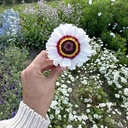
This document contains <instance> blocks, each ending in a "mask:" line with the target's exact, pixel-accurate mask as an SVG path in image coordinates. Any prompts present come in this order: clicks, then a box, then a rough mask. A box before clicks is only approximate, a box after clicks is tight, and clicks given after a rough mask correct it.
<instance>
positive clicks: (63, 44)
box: [57, 36, 80, 59]
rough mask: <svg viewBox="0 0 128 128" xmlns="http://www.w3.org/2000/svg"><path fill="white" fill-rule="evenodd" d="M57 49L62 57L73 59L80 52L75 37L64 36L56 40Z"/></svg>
mask: <svg viewBox="0 0 128 128" xmlns="http://www.w3.org/2000/svg"><path fill="white" fill-rule="evenodd" d="M57 50H58V53H59V55H60V56H62V57H63V58H70V59H73V58H74V57H75V56H76V55H78V53H79V52H80V43H79V41H78V40H77V39H76V38H75V37H72V36H64V37H62V38H61V39H60V40H59V41H58V43H57Z"/></svg>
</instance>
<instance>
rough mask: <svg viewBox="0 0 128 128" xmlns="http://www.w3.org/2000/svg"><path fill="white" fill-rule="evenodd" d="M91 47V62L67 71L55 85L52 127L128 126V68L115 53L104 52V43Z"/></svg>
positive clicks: (97, 42) (50, 111)
mask: <svg viewBox="0 0 128 128" xmlns="http://www.w3.org/2000/svg"><path fill="white" fill-rule="evenodd" d="M91 45H92V47H93V50H94V53H93V56H92V58H91V60H90V61H88V62H87V63H86V64H85V65H83V66H82V67H81V68H77V69H76V70H75V71H66V72H64V74H62V75H61V77H60V78H59V79H58V81H57V83H56V91H55V97H54V100H53V102H52V104H51V107H50V109H49V116H50V120H51V125H50V127H51V128H52V127H53V128H60V127H63V128H74V127H78V128H99V127H101V128H117V127H120V126H121V127H126V126H127V118H128V117H127V112H128V111H127V107H128V106H127V98H128V95H127V92H128V88H127V86H128V74H127V72H128V68H127V67H125V66H123V65H121V64H119V63H118V62H119V61H118V60H117V58H116V57H115V56H114V52H112V51H110V50H108V49H104V50H102V46H103V42H102V41H101V40H96V41H95V39H94V40H92V42H91ZM117 117H118V118H117ZM120 119H121V120H120Z"/></svg>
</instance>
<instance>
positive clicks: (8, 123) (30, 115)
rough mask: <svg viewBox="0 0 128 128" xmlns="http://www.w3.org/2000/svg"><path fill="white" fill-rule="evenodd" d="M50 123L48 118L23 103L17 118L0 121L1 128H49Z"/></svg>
mask: <svg viewBox="0 0 128 128" xmlns="http://www.w3.org/2000/svg"><path fill="white" fill-rule="evenodd" d="M49 123H50V120H49V118H48V116H46V118H44V117H42V116H41V115H39V114H38V113H37V112H35V111H34V110H32V109H31V108H30V107H29V106H27V105H26V104H24V103H23V101H21V102H20V105H19V110H18V112H17V114H16V116H15V117H14V118H12V119H8V120H3V121H0V128H48V125H49Z"/></svg>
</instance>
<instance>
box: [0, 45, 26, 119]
mask: <svg viewBox="0 0 128 128" xmlns="http://www.w3.org/2000/svg"><path fill="white" fill-rule="evenodd" d="M27 55H28V52H27V51H26V50H25V49H19V48H18V47H15V46H13V45H12V46H8V47H5V49H4V50H3V49H1V51H0V65H1V67H0V92H1V93H0V119H6V118H9V117H13V116H14V114H15V113H16V110H17V109H18V104H19V102H20V100H21V99H22V97H21V84H20V72H21V71H22V70H23V68H24V61H25V60H26V58H27ZM5 108H6V109H5Z"/></svg>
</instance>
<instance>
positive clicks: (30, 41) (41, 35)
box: [22, 2, 81, 49]
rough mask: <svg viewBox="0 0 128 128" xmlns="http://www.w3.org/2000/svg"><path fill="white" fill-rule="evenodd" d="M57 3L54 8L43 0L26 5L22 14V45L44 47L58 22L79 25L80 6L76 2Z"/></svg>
mask: <svg viewBox="0 0 128 128" xmlns="http://www.w3.org/2000/svg"><path fill="white" fill-rule="evenodd" d="M57 4H58V6H57V7H56V8H53V7H52V6H50V5H47V4H46V3H45V2H39V3H38V6H37V7H33V6H28V7H26V9H25V12H24V13H23V14H22V26H23V28H22V32H23V35H24V41H23V44H24V45H26V46H28V47H30V48H31V49H37V48H40V49H44V48H45V43H46V42H47V40H48V38H49V36H50V35H51V33H52V31H53V29H54V28H56V27H58V26H59V24H61V23H65V22H66V23H72V24H75V25H79V23H80V22H79V21H80V18H81V8H80V6H79V5H78V4H77V5H76V6H74V5H70V6H66V5H65V4H64V3H62V2H60V3H59V2H58V3H57Z"/></svg>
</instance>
